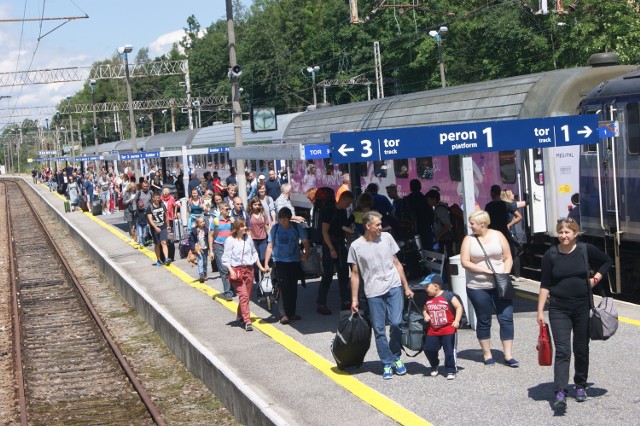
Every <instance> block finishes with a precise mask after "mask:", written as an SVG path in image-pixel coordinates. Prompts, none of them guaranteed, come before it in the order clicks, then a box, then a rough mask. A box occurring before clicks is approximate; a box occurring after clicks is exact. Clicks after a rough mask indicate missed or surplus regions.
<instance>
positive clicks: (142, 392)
mask: <svg viewBox="0 0 640 426" xmlns="http://www.w3.org/2000/svg"><path fill="white" fill-rule="evenodd" d="M11 182H13V183H15V184H16V186H17V187H18V189H19V190H20V192H21V193H22V195H23V197H25V199H28V198H27V194H26V193H25V191H24V189H23V188H22V186H20V185H19V184H18V182H16V181H11ZM7 186H8V185H6V184H5V199H6V200H7V203H8V195H7V191H6V187H7ZM27 204H28V205H29V208H30V209H31V211H32V212H33V214H34V216H35V218H36V221H37V222H38V224H39V225H40V227H41V228H42V229H43V230H44V233H45V235H46V236H47V240H48V242H49V244H50V245H51V247H53V249H54V251H55V255H56V256H57V257H58V258H59V259H60V262H62V264H63V265H64V268H65V271H64V272H65V273H66V274H67V276H68V277H69V278H70V279H71V281H72V282H73V284H74V286H75V288H76V290H77V291H78V293H79V294H80V296H81V297H82V299H83V301H84V303H85V305H86V307H87V309H88V311H89V313H90V314H91V317H92V318H93V320H94V321H95V323H96V325H97V326H98V328H99V329H100V331H101V333H102V334H103V336H104V338H105V340H106V342H107V344H108V345H109V348H110V349H111V351H112V352H113V354H114V356H115V357H116V359H117V360H118V363H119V364H120V366H121V367H122V370H123V371H124V372H125V374H126V375H127V378H128V379H129V381H130V382H131V385H132V386H133V388H134V389H135V391H136V392H137V393H138V395H139V396H140V400H141V401H142V403H143V404H144V405H145V407H146V408H147V411H148V412H149V415H150V416H151V418H152V420H153V421H154V423H155V424H157V425H158V426H165V425H166V423H165V422H164V420H163V419H162V416H161V414H160V411H159V410H158V409H157V407H156V406H155V404H154V403H153V401H152V399H151V396H150V395H149V394H148V393H147V391H146V389H145V388H144V387H143V386H142V384H141V383H140V380H138V378H137V376H136V375H135V373H134V371H133V369H132V368H131V366H130V365H129V363H128V362H127V360H126V359H125V357H124V355H123V354H122V352H121V351H120V348H119V347H118V345H117V344H116V342H115V341H114V340H113V338H112V337H111V335H110V333H109V331H108V330H107V327H106V326H105V325H104V323H103V322H102V320H101V319H100V316H99V315H98V312H97V311H96V310H95V308H94V307H93V304H92V303H91V300H90V299H89V297H88V296H87V294H86V293H85V291H84V290H83V289H82V286H81V285H80V281H79V280H78V278H77V277H76V275H75V274H74V273H73V270H72V268H71V265H69V263H68V262H67V260H66V259H65V258H64V256H62V250H61V248H60V247H59V246H58V244H57V243H56V242H55V240H54V239H53V237H52V235H51V234H50V233H49V230H48V229H47V228H46V226H45V225H44V222H43V221H42V219H41V218H40V216H39V215H38V214H36V212H35V209H34V207H33V205H32V204H30V203H27ZM7 213H9V211H8V212H7ZM7 229H9V230H10V229H11V228H9V227H8V228H7ZM11 240H12V241H13V238H12V237H11ZM12 260H13V258H12ZM16 300H17V293H16ZM16 308H17V301H16ZM25 410H26V404H25ZM23 424H25V425H26V423H23Z"/></svg>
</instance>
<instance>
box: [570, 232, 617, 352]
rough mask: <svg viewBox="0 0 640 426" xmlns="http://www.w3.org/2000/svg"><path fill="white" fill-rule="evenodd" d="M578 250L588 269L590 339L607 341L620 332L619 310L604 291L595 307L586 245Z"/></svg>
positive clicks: (581, 245) (580, 245) (582, 245)
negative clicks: (580, 251)
mask: <svg viewBox="0 0 640 426" xmlns="http://www.w3.org/2000/svg"><path fill="white" fill-rule="evenodd" d="M578 244H579V246H578V248H579V249H580V250H582V256H583V257H584V263H585V265H586V268H587V289H588V291H589V305H590V307H591V311H590V312H589V337H590V338H591V340H607V339H608V338H609V337H611V336H613V335H614V334H615V333H616V330H618V310H617V309H616V306H615V305H614V304H613V298H611V297H607V296H606V294H605V293H604V291H602V294H601V295H602V300H601V301H600V303H599V304H598V306H594V303H593V292H592V291H591V285H590V284H589V275H590V273H589V256H588V255H587V247H586V245H585V244H580V243H578Z"/></svg>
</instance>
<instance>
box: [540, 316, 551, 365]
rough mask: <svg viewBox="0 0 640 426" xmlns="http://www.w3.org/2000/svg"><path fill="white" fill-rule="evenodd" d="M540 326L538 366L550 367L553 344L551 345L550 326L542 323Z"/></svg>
mask: <svg viewBox="0 0 640 426" xmlns="http://www.w3.org/2000/svg"><path fill="white" fill-rule="evenodd" d="M539 325H540V334H539V335H538V345H537V346H536V349H537V350H538V364H539V365H541V366H543V367H548V366H550V365H551V364H552V359H553V344H552V343H551V334H550V333H549V324H547V323H546V322H545V323H542V324H539Z"/></svg>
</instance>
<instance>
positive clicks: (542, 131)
mask: <svg viewBox="0 0 640 426" xmlns="http://www.w3.org/2000/svg"><path fill="white" fill-rule="evenodd" d="M598 141H599V136H598V117H597V116H596V115H567V116H561V117H549V118H531V119H522V120H504V121H486V122H478V123H465V124H453V125H446V126H431V127H428V126H425V127H402V128H396V129H382V130H370V131H361V132H349V133H332V134H331V158H332V159H333V162H334V163H336V164H339V163H357V162H362V161H380V160H392V159H401V158H416V157H429V156H438V155H457V154H473V153H476V152H488V151H508V150H518V149H529V148H553V147H556V146H566V145H583V144H595V143H598Z"/></svg>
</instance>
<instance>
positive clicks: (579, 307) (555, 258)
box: [537, 218, 611, 409]
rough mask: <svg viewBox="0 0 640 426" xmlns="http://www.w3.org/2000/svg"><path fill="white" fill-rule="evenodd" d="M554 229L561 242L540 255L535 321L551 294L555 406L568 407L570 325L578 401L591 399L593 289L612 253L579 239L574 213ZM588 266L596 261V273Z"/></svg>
mask: <svg viewBox="0 0 640 426" xmlns="http://www.w3.org/2000/svg"><path fill="white" fill-rule="evenodd" d="M556 231H557V233H558V240H559V241H560V244H558V245H557V246H556V247H552V248H550V249H549V250H547V252H546V253H545V254H544V257H543V258H542V281H541V284H540V294H539V296H538V316H537V320H538V322H539V323H543V322H544V305H545V303H546V301H547V298H549V323H550V325H551V331H552V334H553V342H554V344H555V346H556V356H555V362H554V370H553V376H554V391H555V401H554V408H555V409H564V408H565V407H566V406H567V401H566V395H567V385H568V383H569V363H570V361H571V331H572V330H573V355H574V357H575V375H574V376H573V381H574V383H575V385H576V401H578V402H583V401H586V400H587V392H586V386H587V376H588V374H589V310H590V304H589V297H591V294H590V292H591V288H592V287H594V286H595V285H596V284H598V283H599V282H600V281H601V280H602V278H603V277H604V276H605V275H606V274H607V272H608V271H609V268H611V258H609V256H607V255H606V254H605V253H603V252H602V251H600V250H599V249H598V248H597V247H595V246H593V245H591V244H582V243H580V244H578V243H577V238H578V235H579V234H580V227H579V226H578V224H577V223H576V221H575V220H573V219H571V218H565V219H561V220H560V221H558V225H557V226H556ZM583 250H586V251H587V258H588V262H589V265H585V261H584V254H583ZM590 265H594V266H597V269H595V271H596V272H595V273H593V274H592V273H591V272H588V270H589V266H590ZM587 283H588V284H587Z"/></svg>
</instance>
